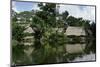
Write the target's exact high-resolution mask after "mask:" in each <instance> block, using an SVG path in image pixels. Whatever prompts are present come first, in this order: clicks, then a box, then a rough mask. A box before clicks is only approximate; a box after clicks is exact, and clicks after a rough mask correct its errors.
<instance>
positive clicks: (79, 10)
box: [12, 1, 95, 21]
mask: <svg viewBox="0 0 100 67" xmlns="http://www.w3.org/2000/svg"><path fill="white" fill-rule="evenodd" d="M37 4H38V3H33V2H15V1H13V2H12V9H13V10H14V11H15V12H18V13H19V12H22V11H31V10H32V9H34V10H39V7H38V5H37ZM66 10H67V11H68V12H69V15H72V16H74V17H82V18H83V19H87V20H90V21H95V7H94V6H83V5H82V6H81V5H68V4H67V5H63V4H60V8H59V13H62V12H64V11H66Z"/></svg>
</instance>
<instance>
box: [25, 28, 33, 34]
mask: <svg viewBox="0 0 100 67" xmlns="http://www.w3.org/2000/svg"><path fill="white" fill-rule="evenodd" d="M24 33H34V31H33V30H32V28H31V27H28V28H27V29H26V30H25V31H24Z"/></svg>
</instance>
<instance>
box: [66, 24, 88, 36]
mask: <svg viewBox="0 0 100 67" xmlns="http://www.w3.org/2000/svg"><path fill="white" fill-rule="evenodd" d="M65 34H67V35H76V36H80V35H86V34H85V30H84V29H83V28H82V27H72V26H69V27H68V28H67V30H66V33H65Z"/></svg>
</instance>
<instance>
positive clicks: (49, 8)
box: [12, 3, 96, 65]
mask: <svg viewBox="0 0 100 67" xmlns="http://www.w3.org/2000/svg"><path fill="white" fill-rule="evenodd" d="M38 6H39V8H40V10H38V11H36V12H33V11H24V12H20V13H19V14H16V15H14V16H13V17H12V63H14V64H22V65H23V64H47V63H57V62H68V60H73V59H74V58H75V57H77V56H81V55H82V54H83V53H76V54H70V53H68V52H67V51H66V47H65V46H66V44H67V43H69V38H73V42H72V43H76V42H77V43H81V42H80V40H81V38H80V37H81V36H79V37H77V36H69V37H68V36H67V35H65V34H64V32H63V30H66V28H65V26H64V24H65V23H64V22H66V23H67V22H68V25H69V26H76V27H83V28H84V29H85V30H86V33H87V34H86V35H87V38H86V43H87V45H88V44H89V42H90V40H89V39H88V38H89V37H91V38H95V37H96V34H95V33H96V31H95V30H96V29H95V23H92V24H89V22H90V21H89V20H84V19H83V18H75V17H73V16H69V13H68V11H65V12H64V13H62V15H60V14H57V12H56V4H52V3H47V4H46V5H43V3H39V4H38ZM59 16H62V19H58V20H56V17H58V18H59ZM17 17H20V18H21V19H20V21H21V22H25V23H28V24H29V26H30V27H31V28H32V30H33V31H34V33H24V30H26V27H25V26H21V25H22V24H24V23H21V24H20V23H17V22H18V19H17ZM30 18H31V19H32V20H30ZM26 26H27V25H26ZM60 28H62V29H63V30H62V31H61V32H59V31H58V30H59V29H60ZM89 31H91V32H89ZM26 36H33V37H34V38H33V40H34V41H33V45H29V46H26V45H24V43H23V42H24V41H23V40H24V37H26ZM95 41H96V40H95V39H93V45H88V46H87V47H86V50H85V52H87V51H88V52H90V51H93V52H95V50H96V48H95V46H96V45H95ZM30 47H31V49H32V52H31V51H30V52H31V54H29V55H27V54H28V53H29V52H28V53H25V50H27V51H28V48H30Z"/></svg>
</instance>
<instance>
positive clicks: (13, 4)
mask: <svg viewBox="0 0 100 67" xmlns="http://www.w3.org/2000/svg"><path fill="white" fill-rule="evenodd" d="M12 10H14V11H15V12H17V13H19V11H18V10H17V8H16V2H14V1H12Z"/></svg>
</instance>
